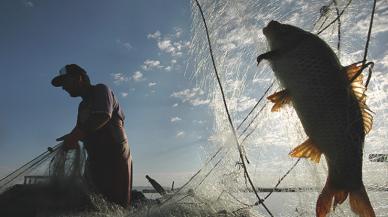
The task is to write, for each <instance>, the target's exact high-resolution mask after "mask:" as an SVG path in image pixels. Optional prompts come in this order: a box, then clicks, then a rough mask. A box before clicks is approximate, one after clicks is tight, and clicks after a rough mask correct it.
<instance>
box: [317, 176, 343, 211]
mask: <svg viewBox="0 0 388 217" xmlns="http://www.w3.org/2000/svg"><path fill="white" fill-rule="evenodd" d="M348 194H349V192H347V191H345V190H336V189H333V188H331V187H330V185H329V184H328V183H327V182H326V185H325V187H324V188H323V190H322V192H321V194H319V197H318V201H317V205H316V216H317V217H326V215H327V214H328V213H329V212H330V208H331V206H333V210H335V208H336V207H337V205H338V204H342V203H343V202H344V201H345V200H346V198H347V197H348ZM333 199H334V203H333Z"/></svg>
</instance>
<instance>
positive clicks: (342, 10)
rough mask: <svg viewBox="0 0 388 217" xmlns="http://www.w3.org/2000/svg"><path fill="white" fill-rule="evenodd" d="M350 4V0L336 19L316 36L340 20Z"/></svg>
mask: <svg viewBox="0 0 388 217" xmlns="http://www.w3.org/2000/svg"><path fill="white" fill-rule="evenodd" d="M351 2H352V0H349V1H348V3H347V4H346V5H345V7H344V9H342V11H341V13H340V14H339V15H338V16H337V18H335V19H334V20H333V21H331V22H330V23H329V24H327V26H325V27H324V28H323V29H321V30H320V31H319V32H318V33H317V35H319V34H321V33H322V32H324V31H325V30H326V29H327V28H329V27H330V26H331V25H332V24H333V23H335V22H336V21H337V20H338V19H340V17H341V16H342V15H343V14H344V12H345V10H346V9H347V8H348V6H349V5H350V3H351Z"/></svg>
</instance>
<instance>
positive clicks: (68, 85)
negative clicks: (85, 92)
mask: <svg viewBox="0 0 388 217" xmlns="http://www.w3.org/2000/svg"><path fill="white" fill-rule="evenodd" d="M81 82H82V78H81V76H72V75H69V76H66V78H65V80H64V81H63V86H62V89H64V90H65V91H66V92H68V93H69V95H70V96H71V97H78V96H80V88H81Z"/></svg>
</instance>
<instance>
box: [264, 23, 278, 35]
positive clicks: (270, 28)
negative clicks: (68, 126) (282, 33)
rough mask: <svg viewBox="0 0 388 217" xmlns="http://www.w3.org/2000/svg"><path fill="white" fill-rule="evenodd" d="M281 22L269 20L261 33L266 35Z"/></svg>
mask: <svg viewBox="0 0 388 217" xmlns="http://www.w3.org/2000/svg"><path fill="white" fill-rule="evenodd" d="M280 25H281V24H280V23H279V22H278V21H276V20H271V21H270V22H269V23H268V24H267V26H266V27H264V28H263V34H264V35H265V36H267V35H268V34H269V33H270V32H271V31H272V30H273V29H274V28H276V27H278V26H280Z"/></svg>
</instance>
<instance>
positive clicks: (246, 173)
mask: <svg viewBox="0 0 388 217" xmlns="http://www.w3.org/2000/svg"><path fill="white" fill-rule="evenodd" d="M195 2H196V3H197V6H198V9H199V11H200V13H201V16H202V21H203V23H204V26H205V30H206V36H207V41H208V44H209V51H210V56H211V59H212V63H213V68H214V72H215V75H216V78H217V82H218V85H219V88H220V91H221V95H222V101H223V103H224V107H225V111H226V114H227V116H228V121H229V124H230V127H231V129H232V132H233V136H234V140H235V142H236V145H237V149H238V151H239V155H240V159H241V163H242V166H243V168H244V172H245V175H246V177H247V178H248V181H249V184H250V185H251V187H252V189H253V191H254V192H255V195H256V197H257V199H258V200H259V201H262V200H261V198H260V196H259V194H258V193H257V191H256V188H255V186H254V185H253V182H252V180H251V178H250V176H249V173H248V170H247V167H246V165H245V161H244V156H243V154H242V151H241V146H240V143H239V141H238V138H237V133H236V130H235V128H234V126H233V122H232V119H231V116H230V114H229V109H228V105H227V103H226V99H225V93H224V90H223V87H222V84H221V80H220V77H219V75H218V71H217V67H216V64H215V60H214V56H213V49H212V47H211V42H210V36H209V30H208V27H207V24H206V19H205V16H204V14H203V11H202V7H201V5H200V4H199V2H198V0H195ZM261 205H262V206H263V207H264V209H265V210H266V211H267V212H268V214H269V215H270V216H273V215H272V213H271V211H270V210H269V209H268V208H267V206H266V205H265V204H264V203H261Z"/></svg>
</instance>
